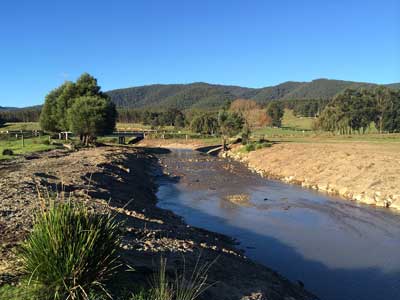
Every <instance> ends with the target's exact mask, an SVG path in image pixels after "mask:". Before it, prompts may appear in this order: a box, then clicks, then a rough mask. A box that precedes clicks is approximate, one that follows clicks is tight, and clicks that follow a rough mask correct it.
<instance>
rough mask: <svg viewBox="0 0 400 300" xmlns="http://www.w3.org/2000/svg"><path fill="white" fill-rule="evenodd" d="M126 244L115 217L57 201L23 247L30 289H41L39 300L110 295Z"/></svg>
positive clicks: (42, 215)
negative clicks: (107, 284) (109, 281)
mask: <svg viewBox="0 0 400 300" xmlns="http://www.w3.org/2000/svg"><path fill="white" fill-rule="evenodd" d="M120 239H121V236H120V230H119V223H118V222H117V221H116V220H115V219H114V217H113V216H111V215H109V214H104V215H100V214H95V213H92V212H89V211H88V210H87V208H85V207H84V206H82V205H79V204H73V203H72V201H70V200H67V201H62V202H59V203H56V202H55V201H51V202H50V206H43V207H42V209H41V211H40V213H39V214H38V215H37V217H36V222H35V224H34V227H33V231H32V233H31V234H30V236H29V237H28V239H27V240H26V241H25V242H24V243H23V245H22V246H21V251H20V258H21V260H22V263H23V268H24V270H25V271H26V273H27V274H29V280H28V282H27V286H32V285H34V286H39V287H40V288H39V289H38V290H36V291H35V293H34V295H35V297H36V299H54V300H58V299H60V300H61V299H68V300H69V299H70V300H81V299H82V300H89V299H91V298H92V297H91V296H90V295H91V293H92V292H93V291H98V292H100V293H102V294H106V295H107V291H106V290H105V288H104V282H105V281H106V280H107V279H109V278H110V276H111V275H112V274H113V272H114V271H115V269H116V268H117V267H118V263H117V258H118V256H117V249H118V247H119V244H120ZM27 289H29V288H28V287H27ZM32 299H35V298H32Z"/></svg>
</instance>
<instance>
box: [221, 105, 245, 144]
mask: <svg viewBox="0 0 400 300" xmlns="http://www.w3.org/2000/svg"><path fill="white" fill-rule="evenodd" d="M244 123H245V121H244V119H243V117H242V116H241V115H240V114H238V113H236V112H228V111H226V110H223V111H220V112H219V114H218V125H219V130H220V132H221V135H222V139H223V145H224V149H226V140H227V138H229V137H232V136H234V135H237V134H238V133H239V132H240V131H241V130H242V128H243V125H244Z"/></svg>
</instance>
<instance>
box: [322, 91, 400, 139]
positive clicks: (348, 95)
mask: <svg viewBox="0 0 400 300" xmlns="http://www.w3.org/2000/svg"><path fill="white" fill-rule="evenodd" d="M372 124H374V125H375V127H376V128H377V130H378V131H379V132H380V133H383V132H388V133H393V132H400V91H397V90H392V89H390V88H387V87H382V86H379V87H376V88H373V89H360V90H355V89H347V90H345V91H344V92H343V93H342V94H339V95H337V96H336V97H335V98H334V99H333V100H332V101H331V102H329V104H328V105H327V106H326V107H325V109H324V110H323V111H322V113H321V115H320V116H319V118H318V119H317V120H316V121H315V123H314V129H319V130H324V131H331V132H338V133H340V134H351V133H354V132H357V133H365V132H366V130H367V129H368V128H370V126H371V125H372Z"/></svg>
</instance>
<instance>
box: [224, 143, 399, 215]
mask: <svg viewBox="0 0 400 300" xmlns="http://www.w3.org/2000/svg"><path fill="white" fill-rule="evenodd" d="M237 148H238V147H236V148H234V149H232V151H231V152H230V154H229V155H230V156H231V157H233V158H235V159H239V160H241V161H243V162H245V163H247V164H248V165H249V167H250V168H251V169H253V170H255V171H257V172H259V173H262V174H264V175H265V176H270V177H273V178H277V179H281V180H283V181H286V182H288V183H297V184H301V185H302V186H304V187H309V188H313V189H317V190H320V191H323V192H328V193H331V194H338V195H340V196H342V197H345V198H347V199H351V200H356V201H360V202H362V203H366V204H372V205H377V206H385V207H390V208H393V209H400V177H399V176H398V175H399V174H400V151H399V146H398V145H396V144H394V145H380V144H370V143H369V144H367V143H284V144H276V145H273V146H272V147H271V148H264V149H261V150H257V151H252V152H250V153H247V154H243V153H239V152H238V151H237Z"/></svg>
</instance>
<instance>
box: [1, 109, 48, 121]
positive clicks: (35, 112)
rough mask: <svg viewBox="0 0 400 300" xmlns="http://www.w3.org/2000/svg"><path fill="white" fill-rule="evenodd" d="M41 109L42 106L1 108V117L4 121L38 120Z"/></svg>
mask: <svg viewBox="0 0 400 300" xmlns="http://www.w3.org/2000/svg"><path fill="white" fill-rule="evenodd" d="M40 111H41V109H40V108H21V109H10V110H8V109H7V110H0V119H1V120H3V122H38V121H39V117H40Z"/></svg>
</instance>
